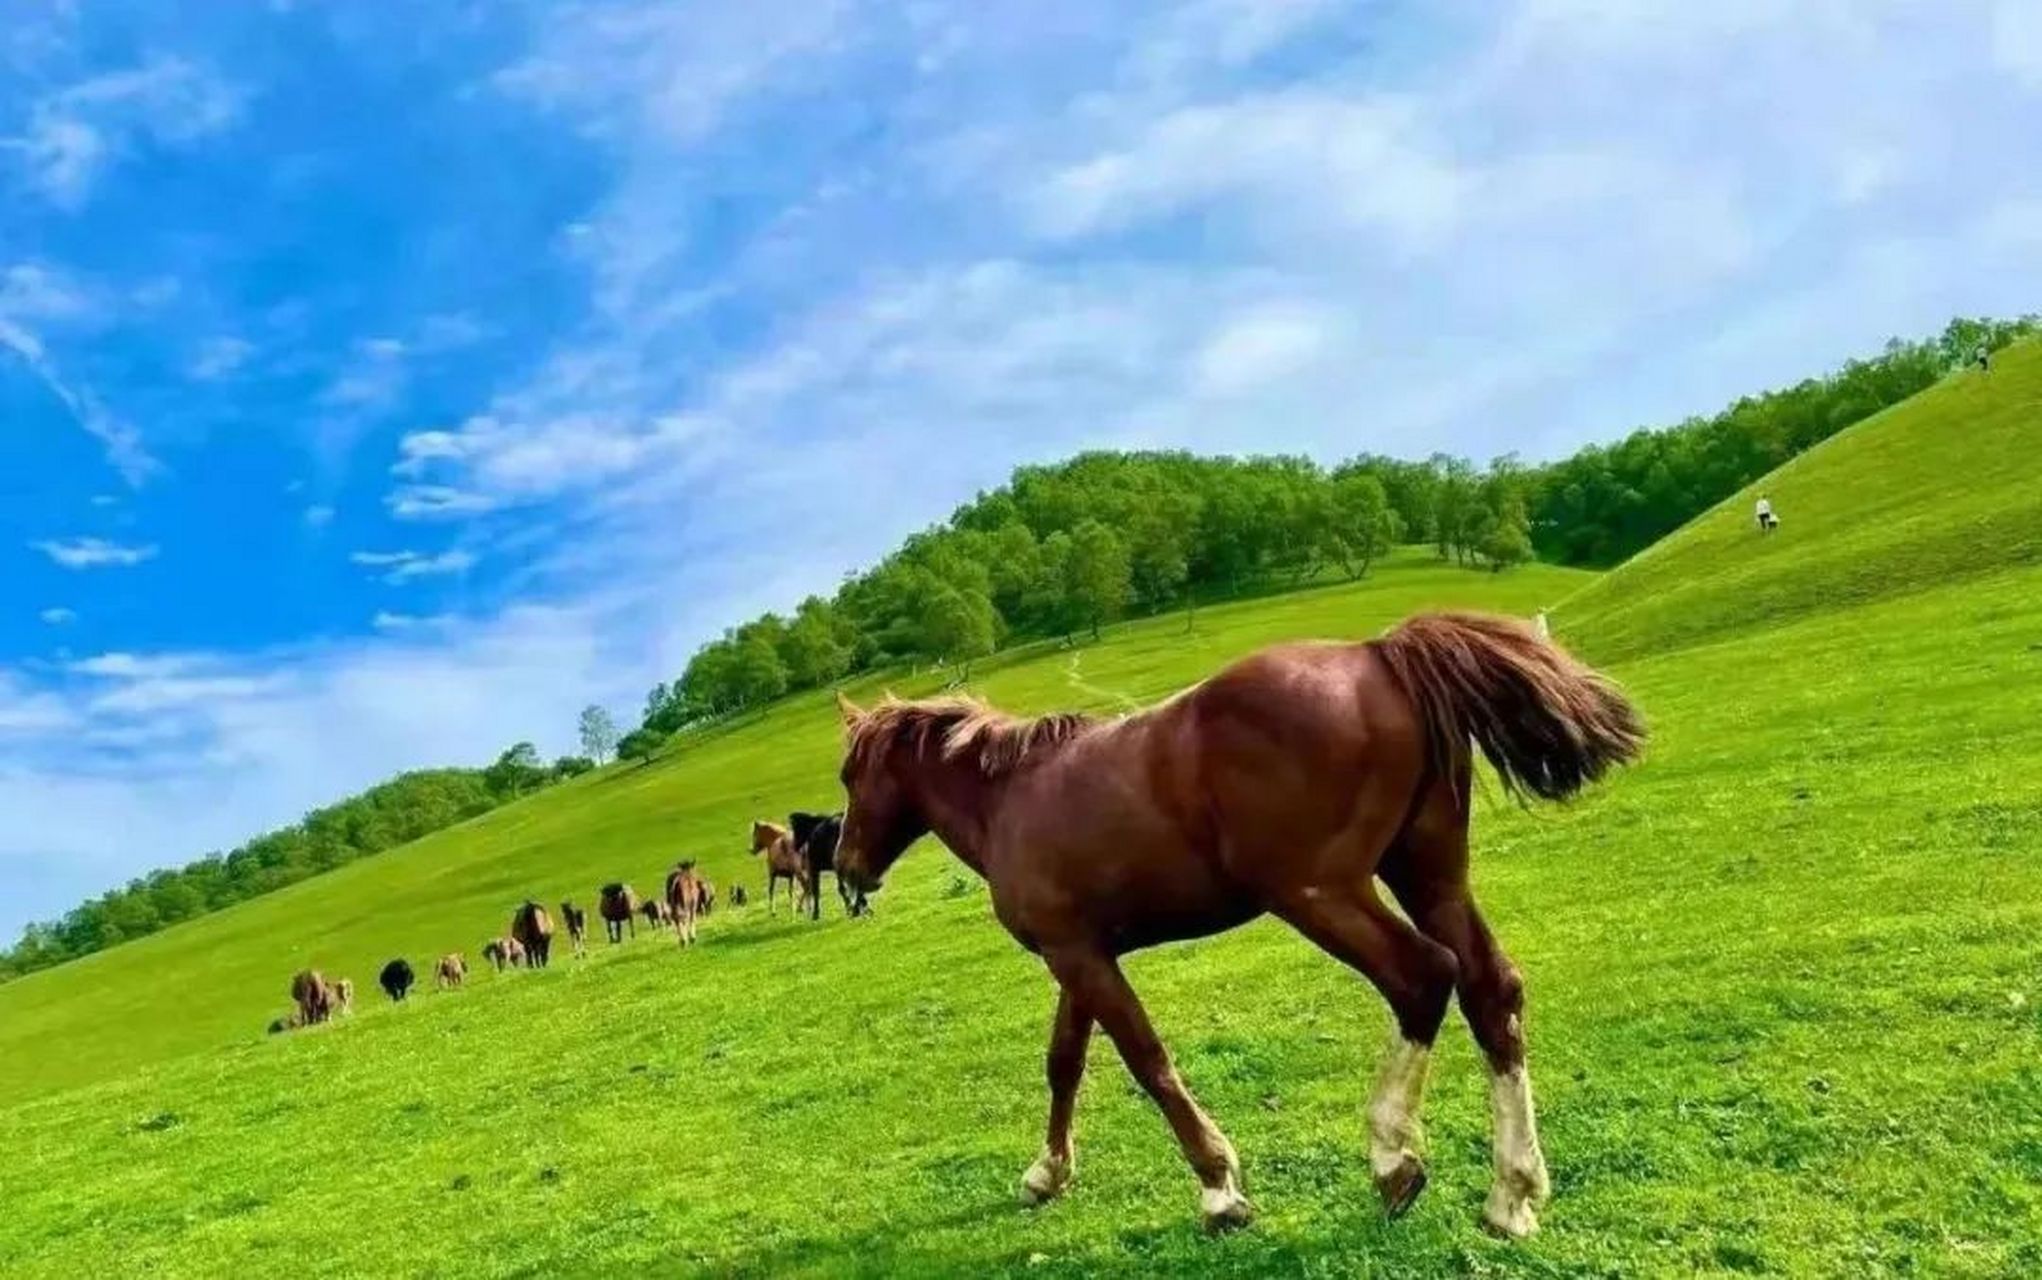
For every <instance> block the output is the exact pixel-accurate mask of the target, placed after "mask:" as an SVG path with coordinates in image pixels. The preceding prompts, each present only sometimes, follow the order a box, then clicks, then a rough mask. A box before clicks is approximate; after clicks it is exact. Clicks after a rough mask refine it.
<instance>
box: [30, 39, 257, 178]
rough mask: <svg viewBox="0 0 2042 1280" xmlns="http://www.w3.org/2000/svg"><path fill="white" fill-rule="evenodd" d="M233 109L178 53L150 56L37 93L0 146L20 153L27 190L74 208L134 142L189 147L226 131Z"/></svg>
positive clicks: (212, 81) (215, 84)
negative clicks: (23, 122) (22, 125)
mask: <svg viewBox="0 0 2042 1280" xmlns="http://www.w3.org/2000/svg"><path fill="white" fill-rule="evenodd" d="M238 110H239V96H238V95H237V93H236V92H235V91H234V90H233V89H232V88H231V87H229V86H228V85H227V84H226V83H225V82H224V81H222V80H220V79H218V78H216V77H215V76H213V75H211V74H209V73H208V72H206V71H204V70H203V69H201V68H199V67H197V66H195V65H193V64H192V63H190V62H187V61H185V60H183V59H181V58H173V57H164V58H156V59H154V60H152V61H149V62H146V63H144V64H142V65H141V66H138V67H135V68H132V69H130V70H125V71H115V72H108V73H106V74H103V75H96V76H93V77H91V78H89V79H86V80H81V81H79V82H78V83H76V84H73V85H70V86H68V87H66V88H63V89H60V90H57V91H56V92H54V93H51V94H48V95H47V96H45V97H43V98H41V99H40V100H38V101H37V102H36V103H35V104H34V106H33V107H32V108H31V109H30V111H29V119H28V126H27V128H26V129H25V130H24V131H23V132H22V133H21V134H20V135H19V136H17V137H14V138H10V139H6V140H5V142H4V145H5V146H6V147H7V148H9V149H11V150H13V151H15V152H16V153H18V155H19V157H20V164H21V167H22V170H23V175H24V177H25V179H26V182H27V185H28V186H29V188H30V189H31V190H33V191H35V192H36V193H38V194H39V195H41V196H42V197H43V198H45V199H47V200H49V201H50V202H52V203H53V204H57V205H60V206H64V207H67V208H69V207H76V206H78V205H81V204H83V203H84V202H85V201H86V200H87V199H88V198H89V197H90V196H91V194H92V190H93V186H94V184H95V183H96V181H97V179H98V178H99V176H100V174H101V172H102V171H103V170H105V169H106V168H107V166H109V165H110V164H112V163H113V162H114V161H116V160H117V159H118V158H119V157H120V156H121V154H122V153H123V152H124V151H125V150H126V149H127V148H128V146H129V145H130V144H131V143H132V141H133V140H134V139H136V138H138V137H146V138H148V139H150V140H151V141H153V142H155V143H157V144H158V145H162V146H187V145H190V144H191V143H193V142H196V141H198V140H199V139H201V138H204V137H206V136H207V135H209V134H213V133H217V132H219V131H220V130H221V129H224V128H226V127H227V126H228V125H229V124H231V123H233V121H234V119H235V116H236V114H237V112H238Z"/></svg>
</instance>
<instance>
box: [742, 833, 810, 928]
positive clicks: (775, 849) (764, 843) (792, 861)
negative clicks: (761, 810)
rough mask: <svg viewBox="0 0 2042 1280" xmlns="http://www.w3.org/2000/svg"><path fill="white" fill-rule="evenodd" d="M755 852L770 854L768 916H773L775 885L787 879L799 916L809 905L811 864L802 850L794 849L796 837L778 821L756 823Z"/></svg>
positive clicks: (753, 849)
mask: <svg viewBox="0 0 2042 1280" xmlns="http://www.w3.org/2000/svg"><path fill="white" fill-rule="evenodd" d="M752 852H753V853H763V854H765V855H766V914H768V915H771V914H772V913H773V888H774V886H776V885H778V884H779V883H780V882H781V881H782V880H785V881H786V882H787V893H788V896H790V897H792V898H793V899H794V912H795V914H796V915H799V914H800V913H801V912H802V910H803V909H804V908H805V907H806V906H807V897H806V889H805V886H806V885H807V883H808V864H807V863H806V862H804V861H802V857H801V850H799V849H797V848H795V847H794V837H793V835H791V834H790V833H789V832H788V830H787V828H785V827H783V826H781V825H780V824H779V823H777V822H754V823H752Z"/></svg>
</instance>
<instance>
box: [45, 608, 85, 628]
mask: <svg viewBox="0 0 2042 1280" xmlns="http://www.w3.org/2000/svg"><path fill="white" fill-rule="evenodd" d="M36 617H38V618H40V619H42V620H43V621H44V622H45V623H47V624H48V625H50V626H52V627H62V626H68V625H69V624H71V623H73V622H76V621H78V611H77V610H75V609H66V608H65V607H63V606H62V605H54V606H52V607H50V608H48V609H45V610H43V611H42V612H41V613H38V614H37V615H36Z"/></svg>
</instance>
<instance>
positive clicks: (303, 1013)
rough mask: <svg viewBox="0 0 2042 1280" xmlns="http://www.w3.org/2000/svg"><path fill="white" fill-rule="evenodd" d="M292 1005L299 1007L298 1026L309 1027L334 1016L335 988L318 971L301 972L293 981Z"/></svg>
mask: <svg viewBox="0 0 2042 1280" xmlns="http://www.w3.org/2000/svg"><path fill="white" fill-rule="evenodd" d="M291 1003H292V1004H295V1005H297V1006H298V1025H299V1026H301V1027H309V1026H311V1025H313V1024H314V1023H319V1022H324V1021H326V1020H327V1019H328V1018H330V1017H332V1016H333V988H332V987H331V986H329V985H327V982H326V976H325V975H324V974H322V973H320V972H319V971H318V970H317V969H305V970H301V971H300V972H299V973H298V974H297V976H295V977H293V978H292V979H291Z"/></svg>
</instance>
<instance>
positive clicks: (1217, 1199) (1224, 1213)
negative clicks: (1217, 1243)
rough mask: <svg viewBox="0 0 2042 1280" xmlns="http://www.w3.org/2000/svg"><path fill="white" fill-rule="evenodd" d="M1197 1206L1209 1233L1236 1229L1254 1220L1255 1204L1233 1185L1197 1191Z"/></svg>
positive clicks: (1217, 1233)
mask: <svg viewBox="0 0 2042 1280" xmlns="http://www.w3.org/2000/svg"><path fill="white" fill-rule="evenodd" d="M1198 1208H1199V1212H1200V1214H1201V1216H1202V1217H1203V1218H1204V1219H1205V1229H1206V1232H1207V1233H1208V1234H1210V1235H1220V1234H1223V1233H1225V1232H1228V1231H1238V1230H1240V1229H1241V1228H1242V1227H1245V1226H1247V1225H1248V1224H1249V1223H1251V1222H1253V1221H1254V1220H1255V1206H1254V1205H1252V1204H1249V1203H1248V1197H1246V1196H1244V1195H1242V1194H1241V1192H1240V1189H1239V1188H1237V1187H1234V1186H1231V1185H1229V1186H1224V1187H1206V1188H1205V1189H1203V1190H1202V1191H1200V1192H1199V1193H1198Z"/></svg>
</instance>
